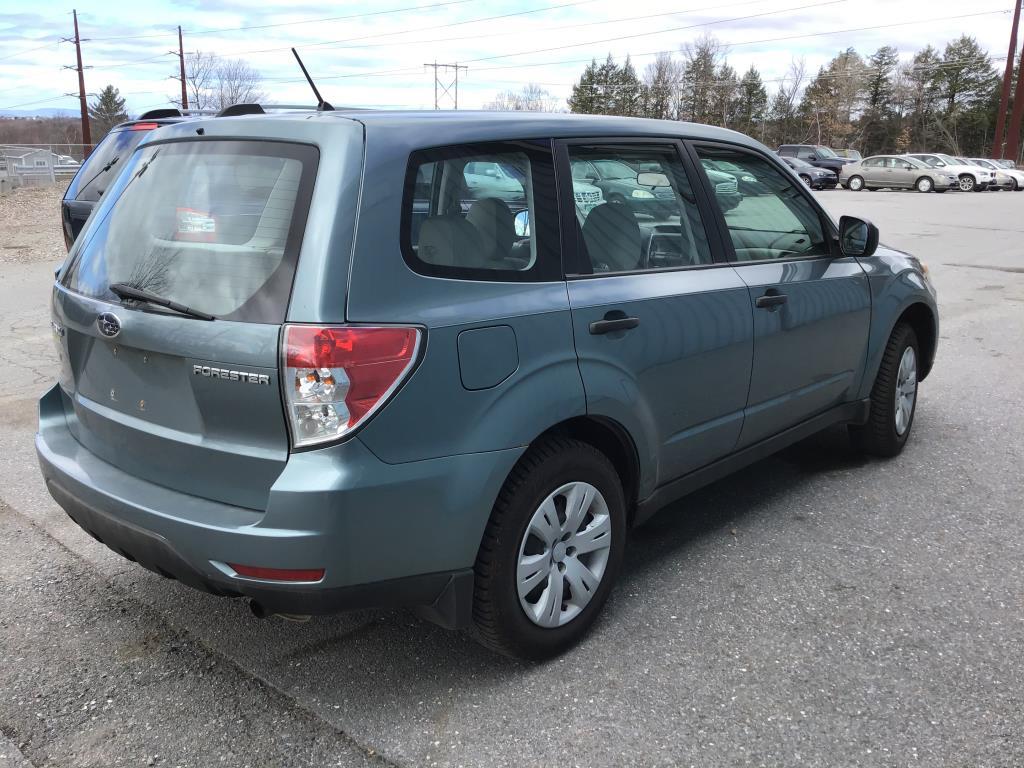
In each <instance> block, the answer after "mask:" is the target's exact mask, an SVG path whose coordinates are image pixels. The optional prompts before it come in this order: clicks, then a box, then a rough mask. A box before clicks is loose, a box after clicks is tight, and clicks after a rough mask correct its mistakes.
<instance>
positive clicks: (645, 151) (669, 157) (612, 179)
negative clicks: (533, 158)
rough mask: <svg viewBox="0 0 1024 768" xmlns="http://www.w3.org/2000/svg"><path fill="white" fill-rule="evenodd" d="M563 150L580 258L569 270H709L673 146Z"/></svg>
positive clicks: (705, 245)
mask: <svg viewBox="0 0 1024 768" xmlns="http://www.w3.org/2000/svg"><path fill="white" fill-rule="evenodd" d="M568 150H569V162H570V166H571V167H572V169H573V180H572V197H573V206H574V210H575V213H576V223H577V225H578V231H577V244H578V248H577V250H578V253H579V255H580V263H578V264H576V265H575V266H574V268H573V269H572V270H571V271H573V272H575V273H578V274H601V273H614V272H637V271H646V270H653V269H678V268H680V267H694V266H700V265H704V264H710V263H712V261H713V259H712V256H711V250H710V247H709V246H708V238H707V234H706V232H705V230H704V224H703V222H702V221H701V217H700V212H699V210H698V208H697V202H696V200H695V198H694V195H693V189H692V188H691V186H690V182H689V179H688V178H687V176H686V172H685V170H684V169H683V165H682V162H681V161H680V159H679V155H678V153H677V152H676V149H675V148H674V147H672V146H660V145H655V146H643V145H635V144H633V145H624V146H616V145H599V144H594V145H584V144H572V145H570V146H569V147H568ZM583 168H597V169H599V170H600V171H601V175H600V176H589V175H588V176H580V175H577V169H583ZM730 178H731V177H730ZM732 183H733V186H735V181H734V180H733V182H732Z"/></svg>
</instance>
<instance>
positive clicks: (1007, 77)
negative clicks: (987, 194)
mask: <svg viewBox="0 0 1024 768" xmlns="http://www.w3.org/2000/svg"><path fill="white" fill-rule="evenodd" d="M1020 3H1021V0H1014V3H1013V26H1012V27H1011V28H1010V50H1009V52H1008V53H1007V54H1006V71H1005V72H1003V91H1002V94H1001V95H1000V97H999V112H998V113H996V135H995V138H994V139H993V140H992V158H993V159H994V160H998V159H1000V158H1001V157H1002V156H1003V146H1004V141H1003V128H1005V127H1006V110H1007V109H1008V108H1009V106H1010V82H1011V81H1012V80H1013V61H1014V57H1015V56H1016V54H1017V27H1018V26H1019V24H1020ZM1018 79H1019V78H1018Z"/></svg>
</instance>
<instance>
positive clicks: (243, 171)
mask: <svg viewBox="0 0 1024 768" xmlns="http://www.w3.org/2000/svg"><path fill="white" fill-rule="evenodd" d="M316 161H317V151H316V149H314V148H313V147H309V146H305V145H299V144H285V143H279V142H269V141H267V142H263V141H261V142H247V141H221V140H200V141H177V142H170V143H156V144H148V145H146V146H144V147H143V148H141V149H140V150H138V151H137V152H136V153H135V154H134V155H133V156H132V157H131V158H124V159H123V161H122V162H123V163H124V170H123V172H122V175H121V176H120V177H119V179H118V182H117V187H116V188H112V189H111V197H110V199H107V200H104V202H103V204H102V208H101V209H100V210H99V211H98V212H97V216H94V217H93V218H94V220H93V221H92V222H91V223H90V224H89V225H88V228H87V229H86V231H85V232H84V233H83V236H82V237H80V238H79V242H80V243H81V245H80V246H79V247H78V248H77V250H76V251H75V252H74V255H73V259H74V260H73V263H72V264H71V266H70V268H69V269H68V270H67V273H66V275H65V276H64V278H63V283H64V285H65V286H66V287H67V288H69V289H70V290H72V291H76V292H77V293H81V294H84V295H86V296H92V297H94V298H98V299H103V300H106V301H111V302H116V301H118V298H117V297H116V296H115V294H114V293H113V292H111V290H110V285H111V284H112V283H124V284H126V285H128V286H130V287H132V288H136V289H138V290H144V291H148V292H150V293H153V294H156V295H158V296H160V297H162V298H165V299H170V300H172V301H175V302H178V303H180V304H184V305H186V306H188V307H192V308H193V309H196V310H199V311H201V312H204V313H208V314H211V315H216V316H217V317H221V318H226V319H231V320H244V321H249V322H264V323H275V322H281V321H282V320H283V319H284V311H285V308H286V305H287V303H288V294H289V292H290V290H291V279H292V274H293V272H294V269H295V261H296V259H297V256H298V248H299V244H300V242H301V237H302V229H303V227H304V224H305V217H306V211H307V210H308V207H309V198H310V196H311V194H312V185H313V176H314V173H315V167H316ZM118 193H120V194H118ZM115 202H116V205H115Z"/></svg>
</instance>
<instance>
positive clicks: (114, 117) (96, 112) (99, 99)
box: [89, 85, 128, 141]
mask: <svg viewBox="0 0 1024 768" xmlns="http://www.w3.org/2000/svg"><path fill="white" fill-rule="evenodd" d="M127 119H128V113H127V112H126V111H125V108H124V99H122V98H121V93H120V92H119V91H118V90H117V88H115V87H114V86H112V85H108V86H107V87H106V88H104V89H103V90H102V91H100V93H99V95H98V96H96V100H95V101H93V103H92V104H90V105H89V124H90V126H91V128H92V134H93V137H92V138H93V141H99V140H100V139H101V138H103V137H104V136H106V135H107V134H108V133H109V132H110V129H111V128H113V127H114V126H115V125H117V124H118V123H123V122H124V121H125V120H127Z"/></svg>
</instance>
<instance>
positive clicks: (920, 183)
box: [914, 176, 935, 192]
mask: <svg viewBox="0 0 1024 768" xmlns="http://www.w3.org/2000/svg"><path fill="white" fill-rule="evenodd" d="M914 186H915V187H916V188H917V191H918V192H931V191H932V190H933V189H935V183H934V182H933V181H932V180H931V179H929V178H928V177H927V176H922V177H921V178H920V179H918V180H917V184H915V185H914Z"/></svg>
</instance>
